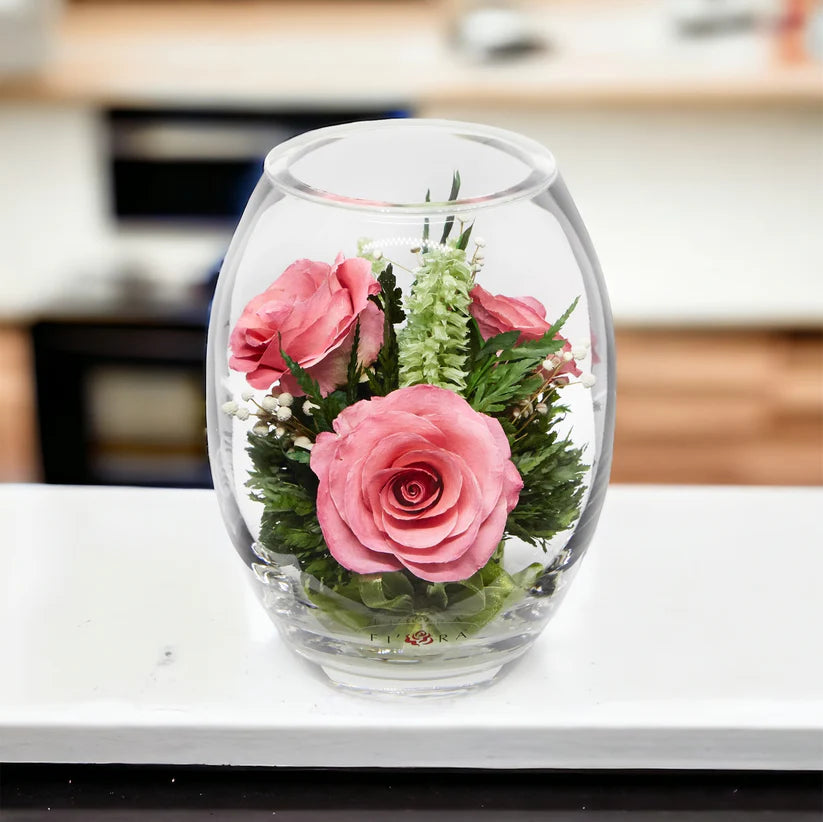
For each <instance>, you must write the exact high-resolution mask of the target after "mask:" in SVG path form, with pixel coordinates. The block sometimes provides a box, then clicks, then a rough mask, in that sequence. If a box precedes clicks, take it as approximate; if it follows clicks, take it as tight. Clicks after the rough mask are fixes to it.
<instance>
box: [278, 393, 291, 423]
mask: <svg viewBox="0 0 823 822" xmlns="http://www.w3.org/2000/svg"><path fill="white" fill-rule="evenodd" d="M277 402H279V403H280V405H281V407H283V408H290V407H291V404H292V403H293V402H294V397H293V396H292V395H291V394H289V392H288V391H284V392H283V393H282V394H281V395H280V396H279V397H278V398H277ZM286 419H288V417H286Z"/></svg>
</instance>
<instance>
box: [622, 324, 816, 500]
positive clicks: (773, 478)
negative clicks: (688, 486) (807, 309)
mask: <svg viewBox="0 0 823 822" xmlns="http://www.w3.org/2000/svg"><path fill="white" fill-rule="evenodd" d="M617 362H618V379H617V386H618V404H617V431H616V436H615V458H614V469H613V472H612V479H613V480H614V481H615V482H682V483H738V484H755V485H795V484H796V485H805V484H818V483H823V335H821V334H819V333H801V332H785V331H738V330H727V331H725V330H724V331H720V330H711V329H705V330H688V331H686V330H673V329H659V330H652V329H628V328H623V329H621V330H619V331H618V334H617Z"/></svg>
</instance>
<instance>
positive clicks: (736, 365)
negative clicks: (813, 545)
mask: <svg viewBox="0 0 823 822" xmlns="http://www.w3.org/2000/svg"><path fill="white" fill-rule="evenodd" d="M617 346H618V347H617V361H618V405H617V432H616V437H615V457H614V469H613V472H612V479H613V480H614V481H615V482H647V483H701V484H713V483H734V484H743V485H749V484H751V485H812V484H823V333H812V332H792V331H779V330H775V331H764V330H755V331H742V330H716V329H695V330H682V329H672V328H660V329H648V328H642V329H641V328H636V329H631V328H622V329H620V330H619V331H618V334H617ZM0 387H1V388H2V396H3V401H2V403H0V481H25V480H30V479H35V478H37V477H38V475H39V467H38V458H37V447H36V443H35V434H34V431H35V425H34V420H35V412H34V400H33V396H34V391H33V378H32V369H31V362H30V353H29V344H28V335H27V332H26V331H24V330H22V329H15V328H11V327H7V328H0ZM55 413H56V414H59V409H55Z"/></svg>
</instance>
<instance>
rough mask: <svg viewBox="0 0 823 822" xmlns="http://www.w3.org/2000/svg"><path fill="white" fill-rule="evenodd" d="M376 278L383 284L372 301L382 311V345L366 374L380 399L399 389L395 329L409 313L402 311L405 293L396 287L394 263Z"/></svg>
mask: <svg viewBox="0 0 823 822" xmlns="http://www.w3.org/2000/svg"><path fill="white" fill-rule="evenodd" d="M377 279H378V282H379V283H380V293H379V294H376V295H374V296H372V297H370V298H369V299H371V300H373V301H374V302H375V303H376V304H377V306H378V307H379V308H380V310H381V311H382V312H383V345H382V347H381V348H380V353H379V354H378V355H377V361H376V362H375V364H374V366H373V368H372V370H370V371H367V372H366V375H367V376H368V378H369V385H370V387H371V389H372V391H373V392H374V393H375V394H377V395H379V396H385V395H386V394H389V393H391V392H392V391H395V390H397V388H398V387H399V381H400V372H399V368H400V367H399V363H398V354H399V351H398V344H397V332H396V331H395V329H394V326H395V325H396V324H397V323H401V322H403V320H405V319H406V314H405V312H404V311H403V291H402V290H401V289H400V288H398V286H397V278H396V277H395V276H394V270H393V268H392V266H391V264H389V265H388V266H386V269H385V271H383V272H382V273H381V274H380V276H379V277H378V278H377Z"/></svg>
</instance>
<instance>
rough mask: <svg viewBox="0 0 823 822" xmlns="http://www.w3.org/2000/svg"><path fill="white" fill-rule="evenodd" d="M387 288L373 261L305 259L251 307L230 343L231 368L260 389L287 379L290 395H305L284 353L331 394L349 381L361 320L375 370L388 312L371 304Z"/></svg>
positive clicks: (365, 351) (363, 351) (367, 357)
mask: <svg viewBox="0 0 823 822" xmlns="http://www.w3.org/2000/svg"><path fill="white" fill-rule="evenodd" d="M379 291H380V285H379V284H378V282H377V281H376V280H375V279H374V276H373V275H372V270H371V263H369V261H368V260H364V259H362V258H360V257H352V258H351V259H349V260H347V259H345V258H344V257H343V255H342V254H339V255H338V257H337V260H335V263H334V265H333V266H330V265H328V264H327V263H318V262H313V261H312V260H298V261H297V262H295V263H292V264H291V265H290V266H289V267H288V268H287V269H286V270H285V271H284V272H283V273H282V274H281V275H280V276H279V277H278V278H277V279H276V280H275V281H274V282H273V283H272V284H271V285H270V286H269V287H268V288H267V289H266V290H265V291H264V292H263V293H262V294H259V295H258V296H257V297H255V298H254V299H253V300H252V301H251V302H250V303H249V304H248V305H247V306H246V307H245V309H244V310H243V313H242V315H241V316H240V319H239V320H238V321H237V325H236V326H235V327H234V331H232V334H231V339H230V340H229V345H230V347H231V350H232V357H231V359H230V360H229V365H230V366H231V367H232V368H234V369H235V370H236V371H244V372H246V380H247V382H248V383H249V385H252V386H254V388H270V387H271V386H272V385H273V384H274V383H275V382H277V381H278V380H279V381H280V386H281V387H282V388H283V390H285V391H289V392H291V393H292V394H296V395H298V394H302V393H303V391H302V389H301V388H300V386H299V385H298V384H297V382H296V381H295V379H294V377H292V375H291V373H290V372H289V370H288V367H287V366H286V363H285V362H284V360H283V357H282V356H281V355H280V349H281V348H282V349H283V351H285V352H286V354H288V355H289V356H290V357H291V358H292V359H293V360H295V361H296V362H297V363H298V364H299V365H301V366H303V368H305V369H306V370H307V371H308V372H309V374H311V376H312V377H314V379H316V380H317V382H318V383H319V385H320V390H321V392H322V393H323V394H324V395H326V394H329V393H331V392H332V391H334V389H335V388H337V387H338V386H339V385H342V384H343V383H344V382H345V381H346V368H347V366H348V362H349V358H350V356H351V348H352V342H353V338H354V333H355V328H356V326H357V321H358V320H359V321H360V345H359V346H358V356H359V359H360V361H361V362H362V363H363V364H364V365H370V364H371V363H372V362H374V360H375V358H376V357H377V353H378V352H379V351H380V346H381V345H382V343H383V314H382V313H381V311H380V309H379V308H378V307H377V306H376V305H375V304H374V303H373V302H371V301H370V300H369V295H370V294H377V293H378V292H379Z"/></svg>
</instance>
